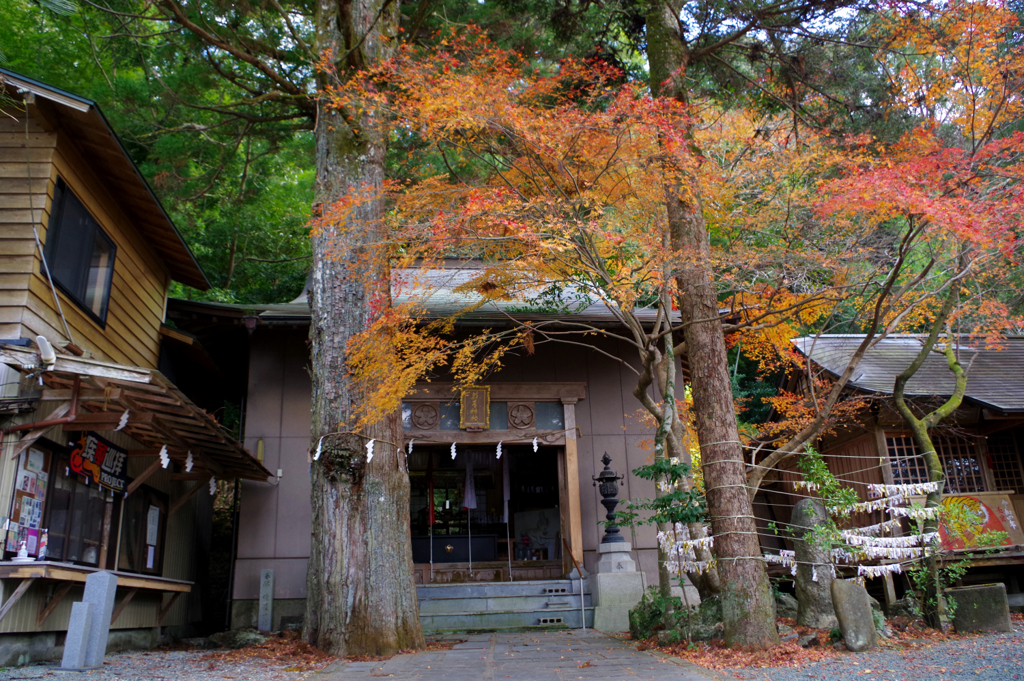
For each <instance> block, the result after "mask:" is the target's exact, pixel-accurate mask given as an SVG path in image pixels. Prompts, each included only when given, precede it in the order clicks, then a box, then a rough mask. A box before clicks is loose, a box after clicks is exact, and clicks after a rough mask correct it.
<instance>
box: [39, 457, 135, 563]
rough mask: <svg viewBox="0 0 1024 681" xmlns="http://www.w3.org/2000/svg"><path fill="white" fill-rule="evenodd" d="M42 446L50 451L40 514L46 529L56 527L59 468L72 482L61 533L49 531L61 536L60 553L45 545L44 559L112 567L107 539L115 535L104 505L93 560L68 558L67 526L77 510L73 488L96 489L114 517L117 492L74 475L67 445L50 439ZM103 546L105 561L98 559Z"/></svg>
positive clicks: (69, 536)
mask: <svg viewBox="0 0 1024 681" xmlns="http://www.w3.org/2000/svg"><path fill="white" fill-rule="evenodd" d="M44 443H45V446H46V448H47V449H48V450H49V452H50V475H49V480H48V482H47V494H46V507H45V510H44V513H43V526H44V527H45V528H46V529H48V530H51V531H52V530H56V529H58V528H54V527H52V524H53V522H54V519H53V513H54V512H55V510H56V507H55V503H56V501H55V500H56V496H55V488H56V485H57V479H58V477H60V475H61V473H60V470H59V469H60V468H64V469H65V471H66V474H65V475H64V476H63V477H65V478H67V479H68V480H69V481H71V483H72V487H71V491H70V493H69V494H70V498H69V500H68V508H67V510H66V513H67V517H66V518H65V521H64V527H63V528H59V529H61V532H52V533H53V534H54V535H55V536H59V537H61V538H62V545H61V552H60V555H56V554H54V553H53V548H52V547H50V546H48V547H47V560H51V561H54V562H58V563H70V564H72V565H85V566H87V567H95V568H97V569H100V570H109V569H111V568H112V567H113V565H112V563H113V557H114V552H112V551H110V547H111V546H112V542H111V539H112V538H113V537H114V536H115V531H116V528H114V527H112V524H113V523H108V522H107V517H106V515H107V509H106V508H104V513H103V514H102V515H101V517H100V539H99V542H98V543H97V545H96V551H97V556H96V558H97V562H96V564H95V565H94V564H93V563H90V562H87V561H84V560H81V559H78V560H71V559H69V558H68V557H67V555H68V550H69V547H70V544H71V542H72V534H71V529H72V527H73V523H74V520H73V516H74V512H75V510H77V506H76V502H77V499H78V497H77V496H76V493H75V492H76V488H77V487H79V486H81V487H84V488H86V489H90V490H91V489H99V490H101V492H102V494H103V500H104V501H103V503H104V504H106V505H109V512H110V517H111V518H113V517H116V516H118V515H119V514H120V509H121V499H120V498H119V496H118V495H116V494H113V493H111V492H110V491H109V490H104V489H103V488H102V487H97V486H96V485H89V484H88V483H86V482H84V480H85V479H84V478H82V476H80V475H78V474H76V473H75V472H73V471H70V469H69V460H70V456H71V450H70V449H69V448H67V447H61V446H59V445H57V444H55V443H53V442H50V441H44ZM104 549H106V550H107V556H106V562H105V564H104V561H102V560H101V558H102V556H103V551H104Z"/></svg>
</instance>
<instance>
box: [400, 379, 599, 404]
mask: <svg viewBox="0 0 1024 681" xmlns="http://www.w3.org/2000/svg"><path fill="white" fill-rule="evenodd" d="M487 385H489V386H490V387H491V400H492V401H495V402H505V401H509V400H522V401H527V402H528V401H531V400H533V401H537V400H539V401H542V402H546V401H551V402H554V401H557V400H561V399H576V400H582V399H585V398H586V396H587V384H586V383H554V382H552V383H515V382H507V383H505V382H495V383H489V384H487ZM405 399H407V400H409V401H410V402H415V401H429V400H451V399H457V395H456V394H455V385H454V384H453V383H433V382H431V383H419V384H417V385H416V387H415V388H413V391H412V392H411V393H410V394H408V395H406V396H405Z"/></svg>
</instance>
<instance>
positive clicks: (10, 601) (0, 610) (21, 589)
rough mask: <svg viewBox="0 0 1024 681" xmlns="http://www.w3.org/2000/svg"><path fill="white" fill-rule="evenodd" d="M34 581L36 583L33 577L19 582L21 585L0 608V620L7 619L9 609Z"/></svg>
mask: <svg viewBox="0 0 1024 681" xmlns="http://www.w3.org/2000/svg"><path fill="white" fill-rule="evenodd" d="M34 581H36V580H35V578H34V577H29V578H28V579H23V580H21V584H19V585H18V588H17V589H15V590H14V593H12V594H11V597H10V598H8V599H7V601H6V602H5V603H4V605H3V607H2V608H0V620H2V619H3V618H5V617H7V613H9V612H10V611H11V608H13V607H14V604H15V603H17V602H18V601H19V600H21V597H22V596H24V595H25V592H26V591H28V588H29V587H30V586H32V582H34Z"/></svg>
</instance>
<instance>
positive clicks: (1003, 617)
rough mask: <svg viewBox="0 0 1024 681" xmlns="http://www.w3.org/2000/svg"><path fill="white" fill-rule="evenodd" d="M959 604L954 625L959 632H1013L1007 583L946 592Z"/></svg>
mask: <svg viewBox="0 0 1024 681" xmlns="http://www.w3.org/2000/svg"><path fill="white" fill-rule="evenodd" d="M946 597H947V598H952V599H953V601H955V602H956V609H955V610H954V612H953V626H954V627H955V628H956V630H957V631H958V632H969V631H1013V624H1012V623H1011V622H1010V605H1009V603H1007V599H1006V585H1005V584H1001V583H1000V584H979V585H978V586H963V587H959V588H955V589H946Z"/></svg>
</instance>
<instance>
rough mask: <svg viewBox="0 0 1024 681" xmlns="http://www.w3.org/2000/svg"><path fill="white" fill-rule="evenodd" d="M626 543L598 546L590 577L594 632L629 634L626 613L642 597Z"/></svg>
mask: <svg viewBox="0 0 1024 681" xmlns="http://www.w3.org/2000/svg"><path fill="white" fill-rule="evenodd" d="M631 549H632V547H631V546H630V544H629V542H615V543H614V544H600V545H598V547H597V552H598V554H599V555H600V556H601V557H600V559H599V560H598V561H597V574H595V575H594V576H593V577H591V580H590V583H591V584H592V585H593V594H594V629H597V630H598V631H605V632H613V631H628V630H629V610H630V608H634V607H636V604H637V603H639V602H640V598H641V597H643V595H644V586H643V576H642V575H641V574H640V573H639V572H637V571H636V562H634V561H633V558H632V557H631V556H630V555H629V552H630V550H631Z"/></svg>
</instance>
